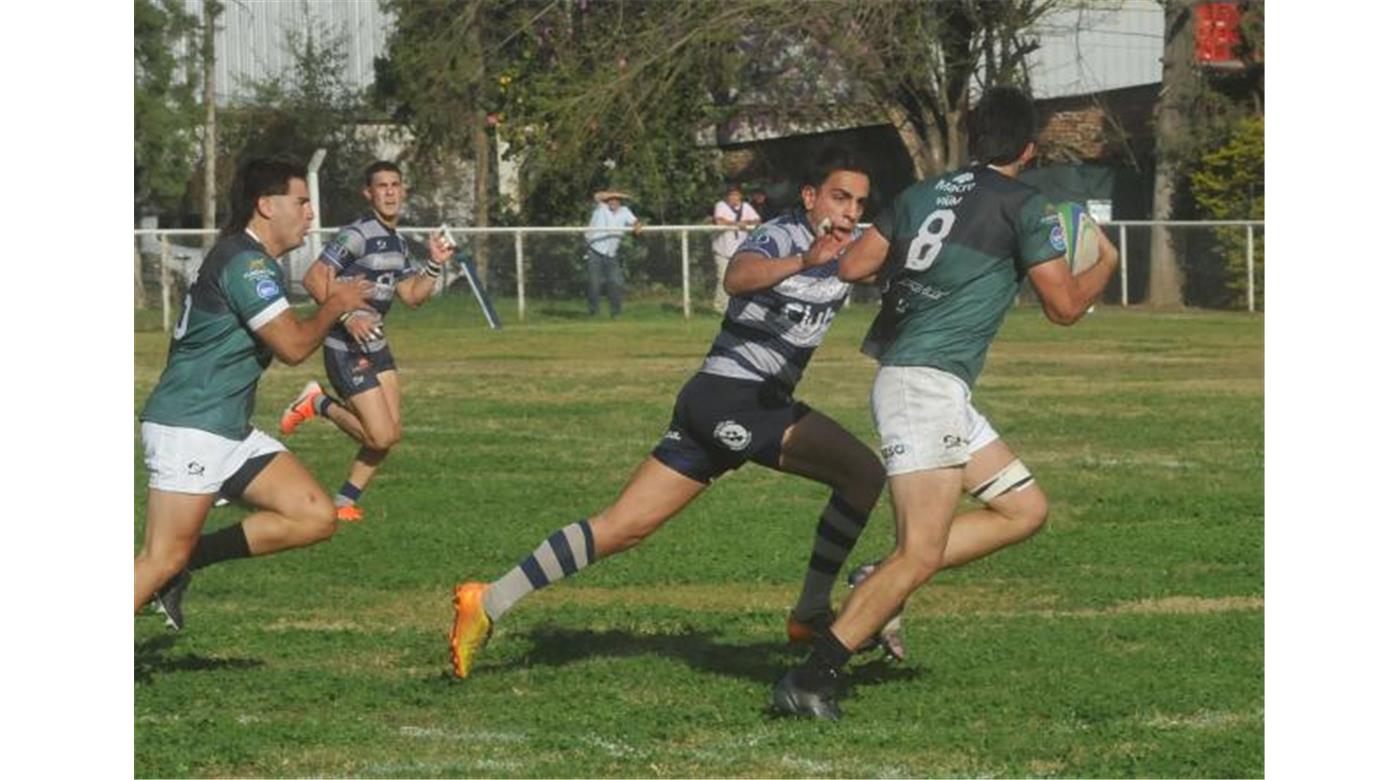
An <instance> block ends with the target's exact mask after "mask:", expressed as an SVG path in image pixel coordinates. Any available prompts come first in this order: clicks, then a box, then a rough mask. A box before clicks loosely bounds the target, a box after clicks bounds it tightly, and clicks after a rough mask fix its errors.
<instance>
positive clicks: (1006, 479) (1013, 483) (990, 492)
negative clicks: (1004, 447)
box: [972, 458, 1035, 502]
mask: <svg viewBox="0 0 1400 780" xmlns="http://www.w3.org/2000/svg"><path fill="white" fill-rule="evenodd" d="M1034 481H1035V476H1033V475H1032V474H1031V470H1030V469H1028V468H1026V464H1024V463H1022V462H1021V459H1020V458H1017V459H1016V460H1013V461H1011V462H1010V463H1008V464H1006V468H1004V469H1002V470H1001V471H998V472H997V474H996V476H994V477H992V478H991V479H989V480H987V481H986V482H983V483H982V484H980V485H978V486H977V487H976V488H973V490H972V497H973V498H976V499H977V500H979V501H983V502H987V501H991V500H992V499H994V498H996V497H997V496H1000V495H1005V494H1007V493H1010V492H1011V491H1013V490H1020V489H1021V488H1023V487H1025V486H1026V485H1029V484H1030V483H1032V482H1034Z"/></svg>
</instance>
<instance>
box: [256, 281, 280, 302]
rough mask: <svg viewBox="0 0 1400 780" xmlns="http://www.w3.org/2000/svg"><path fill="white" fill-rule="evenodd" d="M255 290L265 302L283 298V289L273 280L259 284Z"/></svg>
mask: <svg viewBox="0 0 1400 780" xmlns="http://www.w3.org/2000/svg"><path fill="white" fill-rule="evenodd" d="M254 290H255V291H256V292H257V294H258V297H259V298H261V299H263V300H265V301H270V300H273V299H274V298H280V297H281V296H282V288H281V287H280V286H279V285H278V284H277V282H275V281H273V280H272V279H263V280H262V281H260V282H258V284H257V286H256V287H255V288H254Z"/></svg>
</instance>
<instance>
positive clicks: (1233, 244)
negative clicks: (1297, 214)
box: [1190, 116, 1264, 307]
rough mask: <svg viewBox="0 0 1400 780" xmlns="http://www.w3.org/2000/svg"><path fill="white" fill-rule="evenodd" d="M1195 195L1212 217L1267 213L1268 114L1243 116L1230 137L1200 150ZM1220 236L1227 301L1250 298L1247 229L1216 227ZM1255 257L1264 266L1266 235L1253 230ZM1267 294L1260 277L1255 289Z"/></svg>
mask: <svg viewBox="0 0 1400 780" xmlns="http://www.w3.org/2000/svg"><path fill="white" fill-rule="evenodd" d="M1190 182H1191V196H1192V199H1193V200H1194V201H1195V203H1196V206H1197V208H1198V209H1199V211H1200V212H1201V213H1202V214H1204V215H1205V216H1206V217H1208V218H1210V219H1256V220H1262V219H1263V218H1264V118H1263V117H1262V116H1246V117H1243V118H1241V119H1239V120H1238V121H1237V122H1236V123H1235V126H1234V129H1233V132H1231V134H1230V136H1229V137H1228V138H1227V139H1226V141H1225V142H1224V143H1223V144H1221V145H1220V146H1217V147H1216V148H1213V149H1211V150H1209V151H1207V152H1205V153H1204V154H1202V155H1201V157H1200V160H1199V162H1198V163H1197V165H1196V166H1195V169H1194V170H1192V171H1191V173H1190ZM1214 231H1215V235H1216V240H1217V241H1218V242H1219V243H1220V245H1221V246H1222V247H1223V254H1224V257H1225V265H1226V269H1227V271H1228V275H1227V278H1226V281H1225V287H1226V291H1227V293H1228V295H1229V300H1228V301H1227V302H1228V303H1229V304H1231V305H1234V306H1240V307H1243V306H1245V305H1246V304H1247V301H1246V297H1245V296H1246V294H1247V292H1248V289H1249V282H1248V277H1247V271H1248V268H1247V260H1246V253H1247V251H1248V250H1247V247H1246V241H1247V240H1248V234H1247V233H1246V232H1245V231H1244V230H1241V229H1240V228H1237V227H1219V228H1215V229H1214ZM1254 262H1255V265H1256V266H1257V267H1259V268H1263V267H1264V237H1263V235H1262V234H1260V233H1257V232H1256V234H1255V246H1254ZM1255 293H1256V295H1257V296H1258V298H1259V299H1260V300H1262V299H1263V294H1264V287H1263V283H1262V282H1261V283H1260V284H1259V285H1258V287H1257V289H1256V290H1255Z"/></svg>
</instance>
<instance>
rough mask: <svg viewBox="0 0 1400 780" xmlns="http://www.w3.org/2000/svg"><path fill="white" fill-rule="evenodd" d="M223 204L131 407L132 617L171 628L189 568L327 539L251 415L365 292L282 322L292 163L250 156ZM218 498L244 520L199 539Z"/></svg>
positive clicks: (299, 188) (300, 200)
mask: <svg viewBox="0 0 1400 780" xmlns="http://www.w3.org/2000/svg"><path fill="white" fill-rule="evenodd" d="M230 202H231V203H232V204H233V212H232V214H231V215H230V218H229V221H228V223H227V225H225V227H224V228H223V231H222V233H221V235H220V237H219V240H218V241H217V242H216V243H215V244H214V247H213V249H211V250H209V254H208V255H207V256H205V258H204V263H203V264H202V265H201V266H200V268H199V275H198V276H197V277H196V279H195V282H194V284H193V285H192V286H191V287H190V291H189V294H188V295H186V296H185V305H184V310H183V311H182V312H181V314H180V321H179V323H178V324H177V325H176V327H175V331H174V333H173V334H172V336H171V340H170V352H169V356H168V358H167V359H166V364H165V370H164V371H163V372H162V373H161V375H160V381H159V382H157V383H156V387H155V390H153V391H151V396H150V398H148V399H147V400H146V405H145V407H144V408H143V409H142V410H141V441H142V444H143V445H144V447H145V460H146V468H147V470H148V471H149V472H150V481H149V486H148V489H147V499H146V535H145V540H144V542H143V543H142V546H141V552H140V553H138V554H137V556H136V609H137V610H138V611H139V610H140V609H141V608H142V607H143V606H144V605H145V604H146V603H147V602H149V601H151V600H152V597H153V596H155V599H156V607H157V609H158V610H159V611H161V612H163V613H164V614H165V616H166V621H167V622H168V623H169V624H170V625H171V627H173V628H176V629H179V628H181V627H182V626H183V624H184V615H183V610H182V607H181V598H182V597H183V594H184V590H185V587H186V586H187V585H188V583H189V580H190V574H189V572H190V571H192V570H195V569H199V568H201V567H204V566H208V565H210V564H212V563H218V562H219V561H224V560H229V559H232V558H246V557H248V556H251V555H267V554H269V553H274V552H279V551H281V550H287V549H291V548H293V547H302V546H305V545H308V544H314V543H315V542H319V541H322V540H324V539H326V538H328V537H330V535H331V533H332V532H334V531H335V508H334V505H332V503H331V499H330V496H328V495H326V492H325V491H324V490H322V489H321V486H320V485H318V484H317V483H316V480H315V479H313V478H312V476H311V474H310V473H309V472H308V471H307V470H306V468H305V467H303V466H302V465H301V463H300V462H298V461H297V459H296V458H295V457H294V456H293V455H292V454H291V453H290V452H287V451H286V448H284V447H283V446H282V445H281V444H280V443H279V442H278V441H277V440H276V439H273V438H272V437H270V436H268V435H267V434H265V433H263V432H261V431H259V430H257V429H255V428H253V427H252V425H251V423H250V418H251V417H252V414H253V401H254V396H255V395H256V392H257V388H258V379H259V377H261V376H262V372H263V371H264V370H265V369H266V368H267V367H268V365H269V364H270V363H271V362H272V358H273V357H276V358H277V359H279V360H281V361H282V362H283V363H287V364H288V365H295V364H297V363H300V362H301V361H303V360H305V359H306V358H307V357H309V356H310V355H311V354H312V353H314V352H315V351H316V348H317V347H319V346H320V345H321V340H322V339H324V338H325V336H326V333H327V332H328V331H329V330H330V329H331V326H332V325H335V324H336V323H337V321H338V318H339V317H340V316H341V315H342V314H345V313H348V312H350V311H353V310H355V309H358V308H360V307H362V306H364V305H365V300H366V297H367V296H368V295H369V294H370V292H371V291H372V290H373V285H371V284H370V283H369V282H366V281H363V280H360V281H354V282H349V283H344V284H337V285H334V286H333V288H332V290H331V291H330V293H329V294H328V295H327V296H326V300H325V302H324V303H323V304H322V305H321V307H320V308H319V309H317V310H316V313H315V314H313V315H312V316H311V317H309V318H307V319H304V320H300V319H297V317H296V315H295V314H293V313H292V310H291V308H290V306H289V305H288V303H287V297H286V293H285V292H284V282H283V280H282V275H281V269H280V268H279V267H278V265H277V260H276V258H277V257H279V256H281V255H283V254H286V253H287V252H288V251H290V250H291V249H293V248H295V247H297V246H300V245H301V242H302V240H303V239H304V238H305V237H306V232H307V230H308V229H310V227H311V218H312V211H311V199H310V196H309V195H308V193H307V188H306V168H305V166H302V165H299V164H297V163H295V162H288V161H283V160H268V159H256V160H252V161H250V162H249V163H248V164H247V165H245V166H244V167H243V169H242V170H241V171H240V172H239V176H238V180H237V182H236V183H235V187H234V191H233V194H232V197H231V198H230ZM219 495H223V496H226V497H228V498H232V499H239V500H241V501H242V502H243V503H246V504H248V505H249V506H251V507H253V508H254V509H255V510H257V511H255V512H254V513H253V514H251V515H248V516H247V517H245V518H243V521H242V522H240V523H237V524H235V525H231V526H228V527H226V528H222V529H219V530H218V531H214V532H212V533H209V534H205V535H204V536H200V535H199V532H200V530H201V528H202V527H203V525H204V519H205V517H206V516H207V515H208V514H209V509H210V507H212V506H213V505H214V500H215V499H216V498H217V497H218V496H219ZM157 589H159V595H157Z"/></svg>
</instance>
